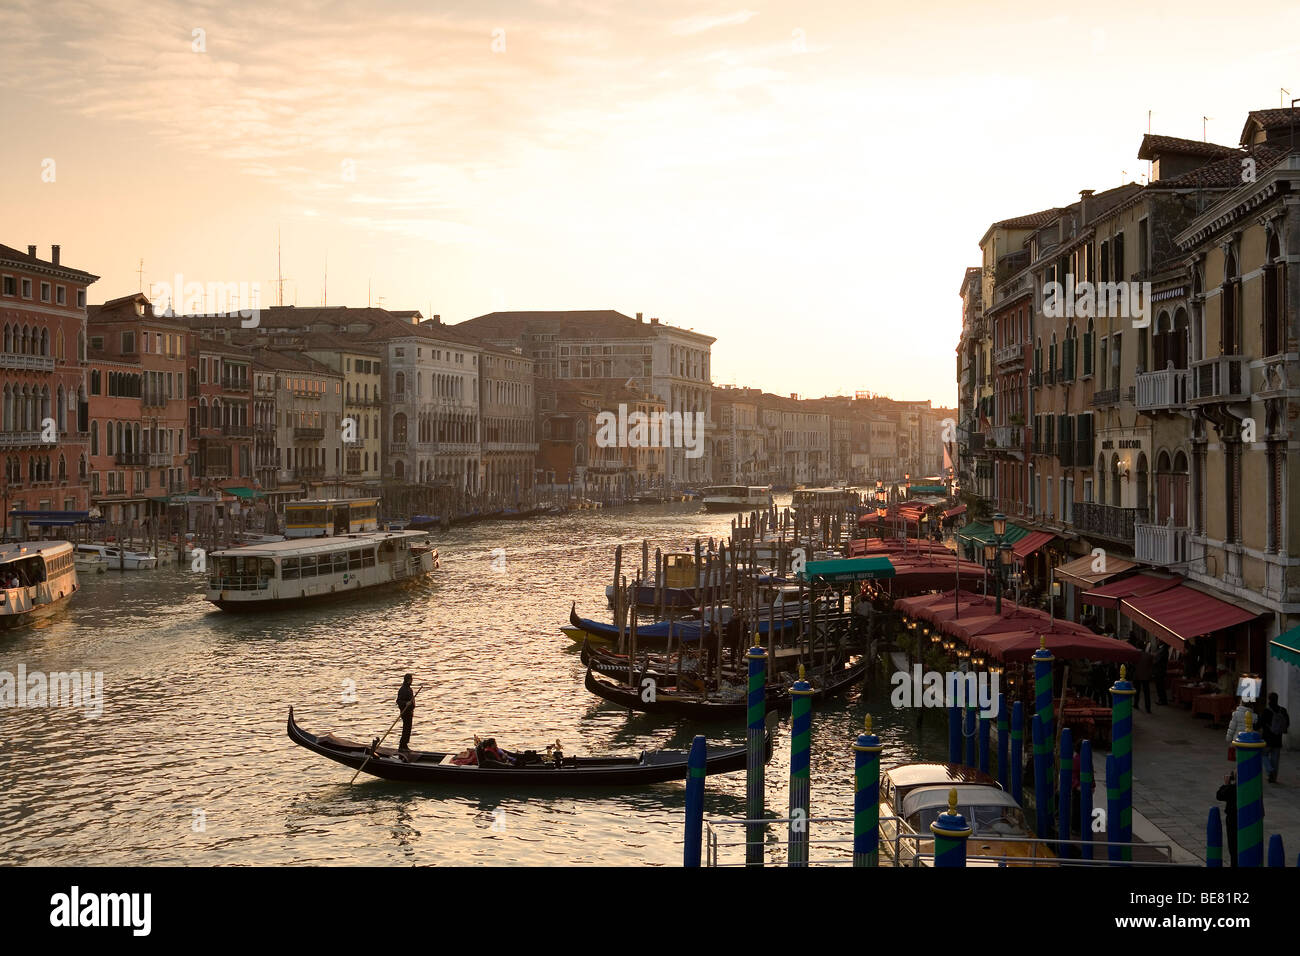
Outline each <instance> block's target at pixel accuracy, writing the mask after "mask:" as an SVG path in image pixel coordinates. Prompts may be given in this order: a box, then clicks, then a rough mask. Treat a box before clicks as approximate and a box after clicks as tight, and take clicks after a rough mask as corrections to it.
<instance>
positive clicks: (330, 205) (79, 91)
mask: <svg viewBox="0 0 1300 956" xmlns="http://www.w3.org/2000/svg"><path fill="white" fill-rule="evenodd" d="M1063 9H1064V8H1060V7H1054V8H1053V9H1052V10H1051V11H1049V10H1048V9H1047V8H1046V7H1045V6H1044V5H1042V4H1029V3H996V2H995V3H969V2H965V0H962V2H956V3H948V2H936V3H926V4H895V3H889V4H881V3H876V2H842V3H820V2H800V3H793V2H787V3H766V2H752V0H751V2H745V3H743V4H728V3H722V4H717V5H711V4H702V3H700V2H679V0H656V2H653V3H624V2H609V0H576V2H561V0H533V2H528V0H512V2H494V0H478V2H456V3H439V2H410V3H385V2H376V3H363V4H334V3H310V4H309V3H299V2H292V0H291V2H286V3H274V4H263V3H258V4H253V3H243V2H239V0H235V2H231V3H192V2H187V3H172V2H138V3H130V2H120V3H113V4H111V6H110V5H98V4H92V3H87V2H83V0H73V2H62V0H4V13H3V28H2V29H0V78H2V79H3V84H4V90H5V96H4V100H3V103H4V105H3V107H2V108H0V109H3V114H4V120H5V122H4V130H5V134H6V135H4V136H3V137H0V185H2V187H3V193H2V194H0V198H2V200H3V204H2V205H0V210H2V212H0V242H2V243H4V244H7V245H10V246H16V247H18V248H21V249H25V248H26V246H27V244H28V243H37V244H38V245H39V246H40V250H39V253H40V255H41V256H42V257H48V254H49V245H50V244H51V243H60V244H61V245H62V247H63V261H64V263H66V264H68V265H71V266H73V267H75V268H80V269H85V270H87V271H89V272H92V273H95V274H97V275H99V276H101V277H102V278H101V280H100V281H99V282H97V283H95V284H94V285H93V286H92V287H91V290H90V293H89V301H90V302H92V303H94V302H100V301H104V300H105V299H109V298H113V297H116V296H119V295H125V294H128V293H131V292H135V291H136V290H137V288H139V285H140V278H139V277H138V275H137V269H138V268H139V262H140V260H141V259H143V260H144V276H143V281H144V289H145V291H146V292H148V291H149V284H150V283H151V282H160V281H169V282H170V281H171V280H172V278H173V277H174V275H175V274H176V273H180V274H182V275H183V276H184V277H185V279H186V280H187V281H198V282H203V283H207V282H247V283H254V282H256V283H260V284H261V287H262V293H263V302H264V303H265V304H272V303H273V300H274V294H275V293H274V279H275V277H276V235H277V230H278V231H279V233H280V235H281V243H282V249H283V274H284V276H285V277H286V278H287V279H288V280H289V281H288V282H286V284H285V302H286V304H291V303H293V302H295V301H296V302H297V304H299V305H319V304H320V303H321V300H322V294H323V289H324V285H325V272H326V264H327V263H328V301H329V303H330V304H332V305H344V304H346V305H365V304H366V302H367V297H368V296H369V298H370V301H371V302H373V303H375V304H379V301H380V297H382V304H383V305H384V306H385V307H388V308H394V309H419V310H421V311H423V312H425V313H426V314H428V313H430V312H432V313H439V314H441V316H442V318H443V320H444V321H446V322H459V321H462V320H464V319H467V318H471V317H473V316H475V315H479V314H482V313H484V312H489V311H493V310H498V309H530V310H531V309H607V308H612V309H618V310H620V311H622V312H624V313H626V314H628V315H634V314H635V313H636V312H644V313H645V314H646V316H647V317H649V316H658V317H661V318H662V320H663V321H664V322H667V323H670V324H673V325H678V326H682V327H686V328H694V329H696V330H699V331H703V332H706V333H708V334H710V335H713V336H716V337H717V340H718V341H717V343H716V344H715V345H714V347H713V375H714V380H715V381H716V382H718V383H723V384H744V385H755V386H760V387H763V388H766V389H768V390H769V391H775V392H779V393H789V392H798V393H801V394H804V395H810V396H812V395H822V394H835V393H852V392H853V391H854V390H857V389H868V390H872V391H876V392H880V393H884V394H888V395H891V396H892V397H895V398H909V399H927V398H928V399H932V400H934V401H935V402H936V403H942V404H953V403H954V402H955V399H956V385H955V362H954V348H955V346H956V342H957V337H958V333H959V330H960V324H961V309H960V299H959V298H958V287H959V284H960V281H961V277H962V272H963V270H964V268H965V267H966V266H968V265H974V264H976V263H977V262H978V255H979V250H978V246H977V243H978V241H979V238H980V236H981V235H982V234H983V233H984V231H985V229H986V228H987V227H988V225H989V224H990V223H991V222H992V221H994V220H997V219H1001V218H1006V217H1009V216H1013V215H1018V214H1022V213H1027V212H1031V211H1034V210H1037V209H1041V208H1044V207H1047V206H1053V205H1064V204H1066V203H1069V202H1071V201H1073V200H1075V199H1077V198H1078V191H1079V190H1080V189H1084V188H1093V189H1098V190H1100V189H1105V188H1109V187H1111V186H1116V185H1119V184H1120V183H1121V182H1122V181H1125V180H1138V179H1139V178H1140V177H1142V176H1144V175H1145V174H1146V164H1145V163H1144V162H1140V161H1138V160H1137V159H1136V154H1137V149H1138V145H1139V142H1140V140H1141V137H1142V134H1143V133H1144V132H1146V130H1147V112H1148V110H1151V111H1153V113H1154V118H1153V121H1152V128H1153V131H1154V132H1157V133H1163V134H1166V135H1173V136H1183V137H1188V138H1192V139H1200V138H1201V135H1202V117H1203V116H1208V117H1209V120H1208V122H1207V125H1208V133H1209V139H1211V140H1213V141H1216V142H1220V143H1225V144H1228V145H1236V144H1237V141H1238V137H1239V135H1240V132H1241V127H1242V124H1243V122H1244V120H1245V114H1246V112H1247V111H1248V110H1250V109H1258V108H1268V107H1276V106H1278V105H1279V100H1280V97H1281V95H1282V94H1280V93H1279V88H1281V87H1285V88H1287V89H1288V90H1291V91H1293V92H1292V93H1291V94H1290V95H1289V96H1288V97H1287V100H1288V102H1289V100H1290V97H1291V96H1300V4H1297V3H1295V2H1294V0H1288V2H1272V0H1262V2H1259V3H1255V4H1251V5H1249V6H1240V7H1239V8H1232V7H1225V6H1224V5H1223V4H1222V3H1217V2H1216V3H1208V2H1191V3H1162V2H1148V3H1143V4H1134V3H1131V2H1126V3H1109V2H1098V3H1093V4H1088V5H1081V6H1079V7H1078V8H1077V14H1075V13H1073V12H1070V13H1067V12H1057V11H1061V10H1063ZM1237 9H1239V10H1240V12H1241V15H1238V14H1237ZM1247 14H1248V15H1247ZM196 30H197V31H201V33H199V34H198V35H197V38H196V33H195V31H196ZM195 47H201V49H199V50H196V49H195ZM50 159H52V160H53V161H54V163H53V166H52V169H53V181H52V182H49V181H45V180H44V179H43V178H42V170H43V169H47V170H48V169H50V168H51V167H50V164H48V163H45V162H44V161H46V160H50ZM46 178H47V179H48V178H49V176H48V174H47V176H46Z"/></svg>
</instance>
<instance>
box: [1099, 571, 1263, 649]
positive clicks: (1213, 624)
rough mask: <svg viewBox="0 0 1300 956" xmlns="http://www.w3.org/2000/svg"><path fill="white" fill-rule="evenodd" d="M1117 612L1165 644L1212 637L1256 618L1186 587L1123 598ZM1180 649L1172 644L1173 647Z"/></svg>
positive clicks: (1236, 607)
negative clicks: (1206, 636) (1216, 633)
mask: <svg viewBox="0 0 1300 956" xmlns="http://www.w3.org/2000/svg"><path fill="white" fill-rule="evenodd" d="M1119 612H1120V613H1121V614H1123V615H1124V616H1125V617H1127V618H1129V619H1130V620H1131V621H1133V623H1135V624H1137V625H1138V626H1139V627H1142V628H1145V629H1146V630H1148V631H1150V632H1151V633H1152V634H1155V635H1156V636H1157V637H1159V638H1161V639H1162V640H1164V641H1165V643H1173V642H1174V641H1175V640H1176V641H1186V640H1187V639H1188V638H1189V637H1196V636H1197V635H1199V634H1213V633H1214V632H1215V631H1222V630H1223V629H1224V628H1228V627H1235V626H1236V625H1238V624H1245V623H1246V622H1247V621H1253V620H1254V619H1255V618H1257V617H1259V614H1258V613H1257V612H1255V611H1248V610H1246V609H1245V608H1242V607H1238V606H1237V605H1235V604H1229V603H1228V602H1227V601H1220V600H1219V599H1218V598H1216V597H1211V596H1210V595H1208V594H1206V593H1204V592H1203V591H1197V590H1196V589H1195V588H1189V587H1187V586H1186V585H1180V586H1179V587H1175V588H1168V589H1166V590H1164V591H1158V592H1156V593H1154V594H1147V595H1145V596H1140V597H1132V598H1124V599H1123V600H1121V602H1120V607H1119ZM1180 646H1181V645H1178V644H1175V647H1180Z"/></svg>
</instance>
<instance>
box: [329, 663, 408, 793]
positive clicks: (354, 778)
mask: <svg viewBox="0 0 1300 956" xmlns="http://www.w3.org/2000/svg"><path fill="white" fill-rule="evenodd" d="M422 690H424V685H423V684H421V685H420V686H419V687H417V688H416V689H415V693H414V694H412V695H411V702H410V703H409V704H407V705H406V707H404V708H402V710H401V712H400V713H398V715H397V716H396V717H394V718H393V722H392V723H391V724H389V725H388V729H387V730H385V731H384V736H382V737H380V738H379V739H378V740H376V741H375V742H374V743H373V744H372V745H371V747H370V753H368V754H366V759H365V760H363V761H361V766H360V767H358V768H357V772H356V773H354V774H353V775H352V779H351V780H349V781H348V786H349V787H350V786H352V785H353V784H354V783H356V782H357V777H359V776H361V771H363V770H365V769H366V764H368V763H370V758H371V757H373V756H374V755H375V751H377V750H378V749H379V745H380V744H382V743H383V742H384V741H385V740H387V739H388V735H389V734H391V733H392V732H393V728H394V727H396V726H397V722H398V721H399V720H401V719H402V714H404V713H406V708H407V707H414V706H415V698H417V697H419V696H420V691H422Z"/></svg>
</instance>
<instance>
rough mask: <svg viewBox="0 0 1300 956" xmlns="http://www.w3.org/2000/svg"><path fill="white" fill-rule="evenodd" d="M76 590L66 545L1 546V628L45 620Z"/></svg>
mask: <svg viewBox="0 0 1300 956" xmlns="http://www.w3.org/2000/svg"><path fill="white" fill-rule="evenodd" d="M79 587H80V585H79V584H78V583H77V562H76V558H75V556H74V552H73V550H72V545H71V544H70V543H69V542H67V541H18V542H14V543H11V544H5V545H0V627H19V626H20V625H23V624H26V623H27V622H29V621H33V620H36V619H37V618H41V617H45V616H46V615H48V614H50V613H51V612H52V611H54V610H55V609H56V608H58V607H59V605H61V604H63V603H64V602H65V601H67V600H68V598H70V597H72V595H73V593H74V592H76V590H77V589H78V588H79Z"/></svg>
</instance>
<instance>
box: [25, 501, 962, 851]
mask: <svg viewBox="0 0 1300 956" xmlns="http://www.w3.org/2000/svg"><path fill="white" fill-rule="evenodd" d="M729 521H730V516H727V515H709V514H705V513H702V512H701V510H700V508H699V506H698V504H693V503H680V504H668V505H662V506H635V507H625V508H618V509H611V510H607V511H589V512H576V513H570V514H567V515H563V516H555V517H547V518H540V519H535V520H532V521H527V522H487V523H482V524H478V525H470V526H465V527H462V528H455V529H452V530H451V531H449V532H446V533H443V534H435V542H436V546H437V547H438V549H439V551H440V554H441V562H442V567H441V570H439V571H437V572H435V574H434V575H433V577H432V578H431V579H430V580H429V582H427V583H426V584H423V585H419V586H417V587H414V588H412V589H408V590H405V591H401V592H391V593H389V594H386V595H377V596H374V597H371V598H368V599H363V600H358V601H355V602H352V603H348V604H336V605H332V606H326V607H320V608H316V609H308V610H294V611H285V612H275V613H266V614H260V615H234V614H227V613H224V612H221V611H217V610H215V609H214V608H213V607H212V605H210V604H208V603H207V602H206V601H204V600H203V597H202V589H203V584H202V578H201V576H200V575H199V574H197V573H193V572H190V571H189V570H188V569H180V568H175V567H168V568H161V569H158V570H156V571H135V572H132V571H127V572H118V571H110V572H108V573H105V574H99V575H92V576H85V577H83V579H82V584H83V587H82V590H81V591H80V593H78V594H77V595H75V596H74V598H73V599H72V601H71V602H70V603H69V605H68V606H67V608H66V609H65V610H63V611H61V612H60V613H59V614H58V615H57V616H55V617H53V618H51V619H49V620H47V621H45V622H41V623H40V624H37V625H34V626H31V627H27V628H24V629H21V630H16V631H11V632H7V633H0V671H8V672H9V673H11V674H14V673H17V671H18V667H19V665H20V664H22V665H25V667H26V669H27V672H28V673H32V672H35V671H41V672H44V673H47V674H48V673H52V672H59V671H73V670H76V671H97V672H102V674H103V711H102V714H100V715H99V716H93V715H91V714H87V713H86V712H85V711H84V710H76V709H72V708H48V709H47V708H30V707H29V708H17V709H9V708H6V709H2V710H0V863H3V864H46V865H66V864H80V865H95V864H114V865H128V864H199V865H232V864H234V865H244V864H259V865H266V864H371V865H392V864H479V863H483V864H497V865H503V864H527V865H559V864H610V865H630V864H641V863H651V864H662V865H680V863H681V852H682V851H681V841H682V821H683V809H684V804H685V787H684V784H682V783H664V784H656V785H652V786H647V787H643V788H641V789H639V790H635V791H630V792H625V793H618V792H613V793H611V792H609V791H607V790H605V791H600V792H588V793H583V792H578V791H575V792H572V793H565V794H554V793H547V792H545V791H538V792H532V793H514V792H502V793H491V792H485V793H483V794H463V793H457V792H451V791H447V790H445V789H443V790H438V789H430V788H427V787H420V786H412V785H402V784H392V783H387V782H384V781H380V780H376V779H374V778H371V777H368V776H364V775H363V776H362V777H361V778H359V779H358V781H357V783H356V785H355V786H349V784H348V780H349V778H350V777H351V775H352V771H350V770H348V769H347V768H345V767H343V766H342V765H340V764H336V763H333V762H331V761H328V760H325V759H324V758H321V757H318V756H316V755H314V754H312V753H310V752H308V751H306V750H304V749H302V748H300V747H297V746H295V745H294V744H292V743H291V742H290V741H289V739H288V737H287V736H286V734H285V722H286V716H287V713H288V709H289V707H290V705H292V706H293V707H294V713H295V715H296V717H297V719H298V722H299V723H300V724H301V725H302V726H303V727H305V728H306V729H308V730H311V731H313V732H317V733H323V732H325V731H333V732H334V733H336V734H338V735H340V736H345V737H351V738H354V739H360V740H369V739H371V738H372V737H375V736H378V735H379V734H381V733H382V732H383V731H384V730H385V729H386V728H387V727H388V726H389V724H390V723H391V722H392V720H393V718H394V716H395V715H396V713H397V710H396V706H395V704H394V699H395V697H396V694H397V690H398V687H399V685H400V683H401V677H402V674H403V673H405V672H407V671H410V672H412V673H414V674H415V683H416V684H417V685H421V684H422V685H423V686H424V689H423V690H422V692H421V693H420V696H419V699H418V703H417V709H416V720H415V733H414V735H413V737H412V746H414V747H416V748H424V749H449V748H463V747H466V746H469V745H471V744H472V738H473V736H474V734H478V735H480V736H495V737H496V738H497V740H498V742H499V743H501V744H502V745H503V746H505V747H507V748H536V749H541V748H543V747H544V746H545V745H546V744H547V743H548V742H554V741H555V740H557V739H558V740H559V741H560V742H561V743H562V744H563V746H564V750H565V752H567V753H585V754H616V753H636V752H639V751H640V750H641V749H643V748H656V747H674V748H686V747H689V745H690V741H691V738H692V736H693V734H694V733H696V732H697V731H699V732H704V733H707V734H708V735H709V737H710V743H742V742H743V740H744V727H743V725H741V724H739V723H738V724H737V725H736V726H727V725H722V726H708V727H706V728H696V727H692V726H690V725H689V724H688V723H687V722H681V721H674V720H672V719H666V718H656V717H648V716H645V715H633V714H629V713H628V712H627V711H626V710H622V709H619V708H617V707H615V706H614V705H612V704H607V703H605V702H603V701H599V700H597V699H596V698H594V697H592V696H591V695H590V694H588V693H587V692H586V691H585V690H584V688H583V686H582V678H583V668H582V666H581V664H580V663H579V661H578V655H577V649H576V648H575V647H574V646H573V645H572V644H571V643H570V642H569V640H568V639H567V638H566V637H565V636H564V635H563V634H562V633H561V632H560V631H559V626H560V625H561V624H563V623H566V622H567V616H568V610H569V605H570V602H571V601H577V605H578V611H579V613H580V614H583V615H584V616H590V617H595V618H603V619H605V620H609V611H608V607H607V605H606V601H605V596H604V588H605V585H606V584H607V583H608V582H609V579H610V575H611V573H612V564H613V552H614V547H615V545H618V544H623V545H625V549H624V551H625V564H626V565H631V564H634V563H635V564H639V562H640V542H641V540H642V539H643V538H648V539H649V540H650V547H651V560H652V561H653V549H654V548H655V547H662V548H665V549H672V548H689V547H691V546H692V544H693V541H694V539H695V537H696V536H703V537H705V538H707V537H708V536H710V535H712V536H715V537H720V536H725V534H726V533H727V531H728V530H729ZM868 712H870V713H871V714H873V715H874V718H875V728H876V731H877V732H878V733H879V734H880V735H881V737H882V739H883V742H884V744H885V748H886V749H885V753H884V762H885V765H886V766H889V765H891V764H894V763H899V762H904V761H907V760H913V759H917V756H918V754H919V753H920V752H921V751H924V752H925V753H926V754H927V755H928V756H930V757H936V756H939V755H941V754H943V753H944V751H945V743H944V730H943V727H944V716H943V714H942V713H940V712H938V711H934V712H930V713H926V714H924V717H923V720H922V722H921V726H920V727H918V725H917V712H916V711H910V712H906V713H907V716H906V720H904V719H903V716H902V713H901V712H897V711H894V710H893V708H892V707H891V706H890V704H889V685H888V681H887V678H886V677H885V676H883V675H878V676H877V677H875V678H874V679H873V681H872V682H869V683H868V684H867V685H866V686H864V687H863V688H862V689H861V690H860V691H855V692H854V693H853V694H852V695H850V696H849V697H847V698H845V699H842V700H837V701H834V702H830V703H828V704H827V705H825V706H824V707H820V708H817V709H814V712H813V751H812V815H813V816H814V817H818V816H849V815H850V814H851V813H852V793H853V790H852V788H853V755H852V752H851V750H850V745H851V742H852V739H853V737H854V735H855V734H856V733H857V732H858V731H859V729H860V728H861V727H862V722H863V717H864V715H865V714H867V713H868ZM390 743H394V744H395V743H396V737H395V736H394V737H393V738H390ZM788 766H789V717H788V716H787V717H786V718H784V719H783V721H782V724H781V732H780V735H779V737H778V742H777V749H776V754H775V756H774V758H773V760H772V762H771V764H769V766H768V770H767V806H768V808H769V810H770V811H775V812H776V815H778V816H784V815H785V813H786V808H787V807H788V799H789V798H788ZM744 776H745V775H744V774H743V773H738V774H729V775H726V776H719V777H710V778H709V780H708V786H707V791H706V803H705V812H706V814H708V815H710V816H737V817H739V816H743V815H744V795H745V779H744ZM771 829H772V833H771V835H770V837H769V839H770V840H771V841H772V843H773V852H774V854H775V857H774V858H777V859H779V858H781V855H782V854H783V850H782V848H781V846H780V845H778V844H781V843H783V842H784V834H783V833H778V832H777V828H775V827H773V828H771ZM851 834H852V827H851V824H849V823H839V824H834V825H831V824H827V825H824V826H822V827H820V828H817V827H814V828H813V833H812V835H813V838H814V839H819V838H827V837H836V838H843V839H845V840H846V841H847V840H848V839H849V838H850V837H851ZM730 839H741V837H740V836H739V834H738V833H737V834H734V835H731V836H730ZM850 852H851V850H850V846H849V844H848V843H847V842H846V843H844V844H842V845H841V846H840V847H839V848H814V853H813V859H814V861H816V860H818V859H824V858H827V857H829V856H833V855H837V854H838V855H841V856H846V857H847V856H848V855H849V854H850ZM726 856H727V857H729V858H730V859H733V860H734V859H738V857H737V856H736V855H735V852H734V851H732V852H731V853H729V854H726Z"/></svg>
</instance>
